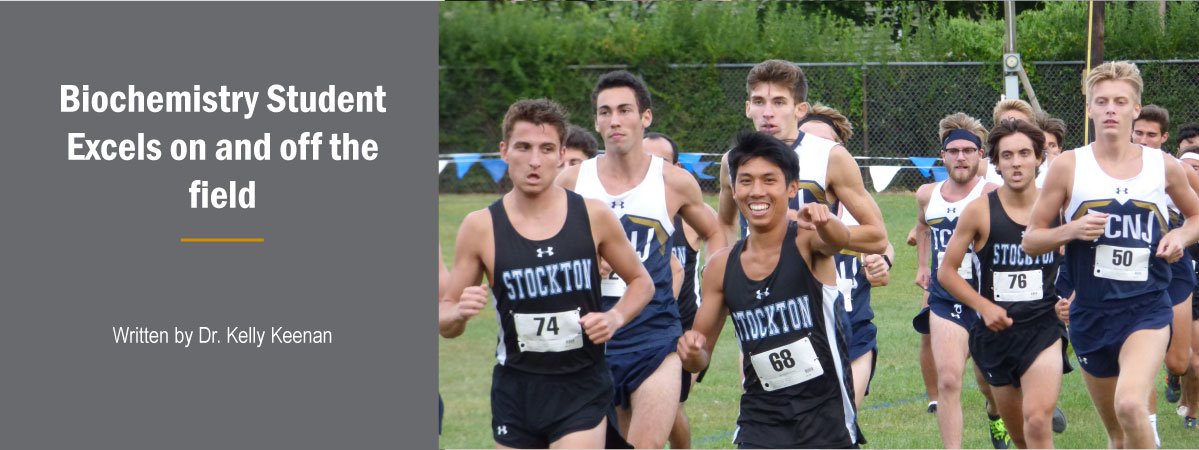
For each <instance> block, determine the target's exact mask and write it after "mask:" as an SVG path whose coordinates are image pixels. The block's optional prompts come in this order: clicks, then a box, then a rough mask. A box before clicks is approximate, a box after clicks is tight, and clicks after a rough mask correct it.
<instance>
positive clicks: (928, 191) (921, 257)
mask: <svg viewBox="0 0 1199 450" xmlns="http://www.w3.org/2000/svg"><path fill="white" fill-rule="evenodd" d="M934 187H936V184H935V183H930V184H925V185H922V186H920V188H919V189H917V190H916V228H915V233H916V281H915V283H916V285H917V286H920V288H921V289H924V290H926V291H927V290H928V283H929V281H930V280H929V277H931V276H932V275H931V274H930V272H931V271H932V269H931V268H929V267H928V261H929V253H930V252H931V251H932V241H930V240H929V239H930V238H929V232H930V231H931V230H930V229H929V227H928V222H925V221H924V211H925V210H927V209H928V202H929V200H930V199H931V198H932V195H933V188H934Z"/></svg>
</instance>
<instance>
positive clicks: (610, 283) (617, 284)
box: [600, 272, 629, 297]
mask: <svg viewBox="0 0 1199 450" xmlns="http://www.w3.org/2000/svg"><path fill="white" fill-rule="evenodd" d="M628 288H629V285H628V284H626V283H625V282H624V280H622V279H620V277H619V276H617V275H616V272H612V275H610V276H608V278H604V279H603V280H602V281H600V295H602V296H604V297H624V291H625V290H627V289H628Z"/></svg>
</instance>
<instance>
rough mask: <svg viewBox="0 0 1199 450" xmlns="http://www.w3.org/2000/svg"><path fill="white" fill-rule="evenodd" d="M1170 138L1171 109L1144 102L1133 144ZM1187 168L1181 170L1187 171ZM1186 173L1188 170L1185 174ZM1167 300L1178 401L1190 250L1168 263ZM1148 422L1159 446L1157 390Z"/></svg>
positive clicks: (1186, 356)
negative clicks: (1171, 319)
mask: <svg viewBox="0 0 1199 450" xmlns="http://www.w3.org/2000/svg"><path fill="white" fill-rule="evenodd" d="M1169 139H1170V112H1169V111H1167V110H1166V109H1165V108H1162V107H1160V106H1157V105H1145V107H1144V108H1141V113H1140V114H1139V115H1137V118H1136V120H1134V121H1133V122H1132V143H1134V144H1138V145H1141V146H1144V147H1148V148H1156V149H1159V150H1162V151H1165V144H1166V141H1167V140H1169ZM1187 172H1189V171H1184V173H1187ZM1188 175H1189V173H1188ZM1167 208H1168V209H1169V211H1170V227H1171V228H1175V227H1177V226H1179V225H1181V223H1179V221H1180V220H1181V218H1180V217H1179V216H1178V210H1177V209H1176V208H1175V207H1174V204H1173V203H1169V205H1168V206H1167ZM1170 270H1171V277H1170V288H1169V289H1168V291H1169V293H1170V301H1171V303H1172V305H1173V309H1174V321H1173V326H1171V332H1170V344H1169V347H1167V349H1166V401H1169V402H1170V403H1174V402H1177V401H1178V397H1179V394H1180V393H1181V390H1182V388H1181V386H1180V385H1179V384H1180V380H1179V378H1180V375H1178V374H1182V373H1186V371H1187V367H1188V366H1190V360H1191V333H1190V331H1191V330H1190V324H1191V320H1190V317H1189V316H1190V311H1191V302H1192V300H1191V291H1194V290H1195V265H1194V264H1193V263H1192V259H1191V255H1190V253H1189V252H1183V254H1182V258H1181V259H1179V260H1178V261H1177V262H1175V263H1173V264H1170ZM1149 423H1150V425H1152V426H1153V436H1154V441H1155V442H1156V443H1157V445H1158V446H1159V447H1160V446H1161V437H1160V435H1159V434H1158V432H1157V389H1156V388H1155V389H1154V390H1153V391H1152V392H1150V393H1149Z"/></svg>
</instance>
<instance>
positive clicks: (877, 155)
mask: <svg viewBox="0 0 1199 450" xmlns="http://www.w3.org/2000/svg"><path fill="white" fill-rule="evenodd" d="M799 65H800V66H801V67H802V68H803V70H804V73H805V74H806V75H807V78H808V85H809V90H808V92H809V93H808V97H809V98H808V100H809V101H813V102H814V101H819V102H821V103H824V104H827V105H829V106H832V107H834V108H837V109H838V110H840V111H841V112H842V113H843V114H845V115H846V116H847V117H848V118H849V120H850V121H851V122H852V123H853V126H854V134H853V137H852V138H851V139H850V140H849V142H847V145H846V147H847V148H848V149H849V151H850V153H852V154H853V155H854V156H855V157H857V158H858V164H859V165H860V166H862V168H863V178H864V180H865V181H866V186H867V188H868V189H872V190H873V189H874V182H873V181H874V180H872V179H871V173H872V172H873V171H872V170H870V169H869V168H870V167H878V168H882V167H895V166H901V167H904V168H903V169H899V170H898V171H897V172H894V171H888V170H879V172H877V173H888V172H890V173H894V174H895V175H894V179H893V180H892V181H891V182H890V183H880V184H882V185H885V186H884V187H883V188H884V189H885V190H888V191H892V190H898V191H905V190H906V191H910V190H913V189H915V188H916V187H918V186H919V185H920V184H923V183H927V182H929V181H932V178H931V177H930V176H929V175H928V173H927V172H924V171H921V170H917V169H916V168H915V167H914V163H913V162H911V161H910V160H909V159H908V158H909V157H913V156H915V157H937V156H939V152H938V149H939V142H938V139H937V123H938V122H939V121H940V119H941V118H942V117H944V116H946V115H948V114H952V113H955V112H959V111H960V112H965V113H966V114H969V115H971V116H973V117H976V118H978V119H979V120H981V121H982V122H983V123H984V124H986V125H991V110H992V108H993V107H994V105H995V102H996V101H998V100H999V98H1000V96H1001V94H1002V92H1003V72H1002V68H1001V67H1000V66H999V64H992V63H979V62H961V63H921V62H906V63H865V64H860V63H806V64H799ZM1138 65H1139V67H1140V69H1141V74H1142V76H1143V78H1144V80H1145V91H1144V96H1143V100H1142V102H1143V103H1144V104H1150V103H1152V104H1157V105H1160V106H1162V107H1164V108H1166V109H1168V110H1169V111H1170V113H1171V125H1170V128H1171V129H1172V130H1177V129H1178V127H1179V125H1182V124H1184V123H1189V122H1195V121H1199V102H1196V101H1195V100H1199V83H1196V80H1199V61H1138ZM751 67H753V64H716V65H665V66H661V67H656V68H649V69H646V70H640V71H639V70H633V71H634V72H635V73H639V74H640V75H642V77H643V78H644V79H645V81H646V83H647V84H648V85H649V87H650V89H651V91H652V94H653V98H654V100H653V101H654V104H653V113H654V122H653V125H652V126H651V127H650V131H658V132H661V133H665V134H667V135H670V136H671V137H672V138H674V139H675V140H676V141H677V142H678V143H679V146H680V149H681V151H682V152H687V153H700V154H702V157H701V160H700V161H701V162H709V163H711V162H714V161H719V155H720V153H722V152H724V151H725V150H727V148H728V146H729V143H730V142H731V139H732V137H733V136H734V135H735V134H736V133H737V132H738V131H740V130H744V129H749V128H751V127H752V124H751V123H750V121H749V119H746V118H745V114H744V111H745V100H746V90H745V77H746V75H747V73H748V72H749V69H750V68H751ZM1025 67H1026V68H1027V70H1028V72H1029V74H1028V75H1029V80H1030V83H1031V84H1032V87H1033V89H1034V90H1035V92H1036V96H1037V99H1038V101H1039V102H1040V105H1041V107H1042V108H1043V109H1044V110H1045V111H1046V112H1048V113H1049V114H1050V115H1052V116H1054V117H1057V118H1060V119H1062V120H1064V121H1065V122H1066V125H1067V127H1068V130H1067V133H1066V138H1065V142H1064V143H1063V147H1064V148H1067V149H1069V148H1074V147H1077V146H1080V145H1083V143H1084V142H1085V141H1086V139H1084V137H1083V135H1082V133H1083V121H1084V120H1085V113H1084V104H1085V101H1084V97H1083V94H1082V89H1081V84H1082V72H1083V69H1084V64H1083V62H1081V61H1051V62H1036V63H1029V64H1026V65H1025ZM618 68H623V67H614V66H588V67H572V68H570V69H569V70H576V71H579V73H580V75H581V77H580V83H579V86H573V87H570V89H569V91H568V92H577V95H576V94H572V95H571V96H570V98H562V97H563V96H561V95H559V96H557V98H555V100H558V101H559V102H561V103H563V104H564V105H565V106H566V107H567V108H568V109H569V110H570V112H571V117H572V118H573V120H574V121H575V122H576V123H578V124H580V125H581V126H583V127H584V128H587V129H591V128H592V126H591V118H592V117H593V115H592V113H591V106H590V93H591V88H590V84H588V83H594V81H595V80H596V79H598V77H599V76H600V75H602V74H603V73H605V72H607V71H609V70H614V69H618ZM447 71H454V72H455V74H454V76H471V77H475V79H477V80H479V83H478V85H479V86H480V91H479V92H453V93H447V92H444V91H443V92H442V93H441V94H442V96H443V99H442V108H443V109H447V108H450V109H454V108H467V107H468V106H466V105H462V104H459V102H467V103H469V104H471V105H474V106H475V107H476V108H477V107H478V106H479V104H482V102H478V101H477V100H478V98H479V97H478V96H479V95H485V89H486V86H487V80H489V79H494V78H495V76H494V73H493V72H491V71H489V70H486V69H460V68H443V69H442V72H443V76H446V72H447ZM463 72H465V73H463ZM551 90H552V91H555V92H563V87H560V86H559V87H555V88H553V89H551ZM447 96H449V98H444V97H447ZM493 104H496V105H498V103H493ZM505 107H506V105H505ZM495 109H499V108H495ZM476 112H477V111H476ZM503 114H504V110H502V109H500V110H498V111H487V112H486V114H485V115H483V116H482V117H488V118H487V119H483V120H479V119H478V117H480V116H479V115H475V116H473V117H475V121H476V122H478V123H473V124H471V125H470V127H469V129H470V130H472V131H470V132H474V133H478V134H479V136H477V139H476V140H475V141H476V142H487V144H486V147H485V148H463V147H462V145H461V144H460V143H461V142H466V141H469V139H466V140H455V141H450V142H447V140H446V139H443V142H442V145H441V148H440V149H439V150H440V152H441V154H442V155H441V157H442V159H443V160H449V161H453V158H452V157H451V156H449V154H453V153H478V152H494V151H495V149H496V147H495V145H496V143H497V142H498V141H499V132H500V130H499V128H500V126H499V125H500V121H501V119H502V117H503ZM489 121H490V123H488V122H489ZM462 125H463V124H460V123H453V122H447V118H446V115H445V114H444V111H443V115H442V121H441V125H440V126H441V128H442V135H443V136H444V135H446V134H447V133H448V132H449V131H448V128H449V127H451V126H453V127H455V128H454V130H453V132H454V133H462V131H461V130H462V129H463V127H462ZM459 137H462V136H459ZM1176 141H1177V140H1176V139H1172V140H1171V141H1170V142H1168V143H1167V145H1166V147H1167V148H1168V149H1169V150H1173V149H1174V148H1176V146H1177V144H1176ZM600 142H601V146H602V141H600ZM483 158H484V159H486V158H494V156H483ZM456 164H465V162H462V161H459V162H458V163H450V164H448V166H447V165H444V164H443V166H442V167H443V168H445V170H443V171H442V173H441V177H440V189H441V192H499V191H503V190H506V189H508V188H509V187H510V184H508V183H507V180H506V178H502V177H501V178H500V179H499V180H498V182H497V181H496V180H494V179H493V177H492V174H493V173H499V172H497V171H495V168H496V166H495V165H491V166H490V167H485V166H483V165H481V164H476V165H475V166H474V167H470V168H469V170H468V171H467V172H466V174H465V176H463V177H459V176H458V170H456V169H455V168H454V166H455V165H456ZM692 167H695V168H698V170H697V172H698V173H697V176H698V178H699V181H700V185H701V187H703V188H704V190H705V191H707V192H715V191H716V190H718V188H719V186H718V185H717V181H718V180H716V179H715V176H716V175H717V173H718V171H719V168H718V166H717V164H708V165H703V164H702V163H701V164H700V165H695V166H692ZM489 168H490V169H492V171H491V172H489V171H488V169H489ZM880 181H883V180H880Z"/></svg>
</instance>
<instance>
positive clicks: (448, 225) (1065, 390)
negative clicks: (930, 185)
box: [422, 194, 1199, 448]
mask: <svg viewBox="0 0 1199 450" xmlns="http://www.w3.org/2000/svg"><path fill="white" fill-rule="evenodd" d="M496 198H498V195H495V194H482V195H442V196H441V197H440V199H439V204H438V210H439V211H438V218H439V220H438V238H439V242H440V243H441V246H442V248H443V249H444V251H445V258H446V263H447V264H449V265H450V266H451V267H452V263H451V262H452V260H453V253H454V251H453V249H454V240H455V237H456V235H457V230H458V225H459V223H460V222H461V220H462V218H463V217H464V216H465V215H466V214H467V213H468V212H470V211H473V210H476V209H480V208H484V207H486V206H487V205H488V204H489V203H490V202H492V201H494V200H495V199H496ZM875 200H876V201H877V202H878V204H879V206H880V207H881V209H882V211H883V218H884V221H885V222H886V224H887V234H888V237H889V238H890V240H891V243H892V244H893V245H894V246H895V251H896V255H895V256H896V257H895V267H894V269H893V271H892V273H891V280H892V281H891V285H889V286H886V287H882V288H875V289H874V290H873V292H872V296H871V298H872V306H873V308H874V311H875V319H874V323H875V325H876V326H878V345H879V358H878V367H877V369H876V372H875V375H874V381H873V383H872V385H871V390H870V395H868V396H867V397H866V399H865V401H864V402H863V404H862V407H861V409H860V411H859V423H860V425H861V427H862V431H863V433H864V434H865V436H866V439H867V441H868V443H867V444H865V445H864V446H863V448H940V447H941V438H940V434H939V432H938V429H937V420H936V417H934V416H933V415H932V414H928V413H926V412H925V405H926V404H927V402H928V400H927V398H926V395H925V392H924V384H923V382H922V381H921V378H920V362H919V357H918V351H919V347H920V338H919V335H918V334H917V333H916V332H915V331H914V330H912V325H911V321H912V316H913V315H914V314H915V313H916V312H917V311H918V309H919V307H920V289H919V288H917V287H916V286H915V285H914V284H913V283H912V279H913V278H915V273H916V250H915V248H914V247H908V246H907V245H905V244H904V242H903V241H904V239H905V238H906V236H907V232H908V230H909V229H910V228H911V227H912V224H913V223H914V220H915V211H916V201H915V197H913V196H912V195H903V194H885V195H878V196H876V197H875ZM707 201H708V203H710V204H712V205H713V206H715V204H716V203H715V198H714V197H711V198H708V199H707ZM732 329H733V327H732V326H726V327H724V334H723V335H721V338H720V341H719V342H718V344H717V346H716V351H715V353H714V355H713V361H712V367H711V369H710V370H709V371H708V374H707V376H706V378H704V382H703V383H701V384H699V385H697V386H696V387H695V389H694V390H692V393H691V398H690V400H688V402H687V403H686V405H685V410H686V411H687V415H688V417H689V418H690V419H691V436H692V446H693V447H695V448H732V446H733V445H732V432H733V429H734V428H735V424H736V418H737V403H738V400H739V396H740V392H741V391H740V387H739V386H738V383H739V381H738V376H737V367H736V364H737V356H736V355H737V347H736V344H735V342H734V341H735V337H734V336H733V335H732V331H731V330H732ZM495 344H496V321H495V310H494V309H492V308H490V307H489V308H487V309H485V310H484V312H483V313H482V314H480V316H479V317H477V318H475V319H474V320H472V321H471V322H470V323H469V325H468V326H467V330H466V333H464V334H463V335H462V336H460V337H458V338H456V339H441V340H440V341H439V352H438V367H439V374H438V381H439V382H438V390H439V391H440V393H441V395H442V397H443V398H444V400H445V409H446V412H445V422H444V430H443V434H442V436H441V441H440V444H441V445H440V447H441V448H492V447H494V445H495V444H494V442H493V441H492V439H491V430H490V424H491V409H490V401H489V398H488V394H489V390H490V386H491V369H492V367H493V366H494V365H495ZM1075 365H1077V362H1075ZM1080 371H1081V369H1076V370H1075V371H1074V372H1073V373H1070V374H1067V375H1065V376H1064V378H1063V380H1062V394H1061V398H1060V400H1059V405H1060V407H1061V408H1062V410H1063V411H1065V413H1066V416H1067V418H1068V419H1069V428H1068V429H1067V430H1066V432H1065V433H1063V434H1059V435H1055V441H1054V443H1055V445H1056V446H1057V447H1059V448H1105V447H1106V446H1107V438H1106V434H1105V433H1104V431H1103V426H1102V424H1101V423H1100V421H1099V416H1098V415H1097V414H1096V413H1095V410H1094V408H1093V407H1092V406H1091V402H1090V397H1089V396H1088V395H1087V392H1086V388H1085V387H1084V385H1083V380H1082V375H1081V374H1080ZM972 374H973V369H972V368H971V367H970V366H969V365H968V366H967V373H966V375H965V377H964V379H965V380H966V381H965V386H964V387H963V393H962V397H963V398H962V403H963V410H964V422H965V430H964V432H963V442H962V444H963V446H964V447H965V448H991V443H990V440H989V439H988V437H987V428H986V426H987V422H986V414H985V411H984V409H983V408H984V405H983V397H982V394H979V392H978V389H977V386H976V385H975V382H974V377H973V375H972ZM1158 384H1159V389H1158V396H1159V398H1158V430H1159V431H1160V433H1161V437H1162V448H1196V447H1199V432H1196V431H1195V430H1189V431H1188V430H1185V429H1183V427H1182V418H1181V417H1179V416H1178V415H1176V414H1175V413H1174V408H1175V407H1176V406H1177V405H1176V404H1173V403H1169V402H1167V401H1166V399H1165V396H1164V395H1162V394H1161V388H1160V386H1161V385H1162V384H1164V383H1163V382H1162V381H1161V380H1160V377H1159V382H1158ZM422 401H423V400H422Z"/></svg>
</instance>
